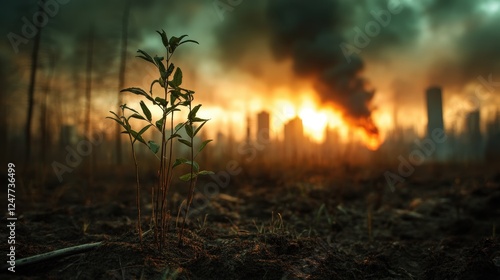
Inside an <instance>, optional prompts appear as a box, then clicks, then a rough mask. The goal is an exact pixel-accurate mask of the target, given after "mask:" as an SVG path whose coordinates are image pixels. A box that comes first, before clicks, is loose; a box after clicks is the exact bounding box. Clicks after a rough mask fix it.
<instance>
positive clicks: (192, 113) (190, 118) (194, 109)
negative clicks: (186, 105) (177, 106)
mask: <svg viewBox="0 0 500 280" xmlns="http://www.w3.org/2000/svg"><path fill="white" fill-rule="evenodd" d="M200 107H201V104H198V105H196V106H194V107H193V109H191V112H189V115H188V119H189V120H192V119H193V118H194V117H196V113H198V110H200Z"/></svg>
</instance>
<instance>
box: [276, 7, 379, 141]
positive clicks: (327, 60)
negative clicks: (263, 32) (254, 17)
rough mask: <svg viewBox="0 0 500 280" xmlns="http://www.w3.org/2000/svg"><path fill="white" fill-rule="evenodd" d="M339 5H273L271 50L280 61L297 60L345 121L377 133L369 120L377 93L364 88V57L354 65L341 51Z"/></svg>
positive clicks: (299, 70)
mask: <svg viewBox="0 0 500 280" xmlns="http://www.w3.org/2000/svg"><path fill="white" fill-rule="evenodd" d="M340 3H341V2H333V1H321V2H316V3H314V4H312V3H311V2H306V1H300V0H293V1H289V0H288V1H287V0H279V1H272V2H270V3H269V6H268V17H269V22H270V30H271V46H272V47H271V48H272V50H273V52H274V54H275V55H276V57H277V58H288V57H289V58H292V59H293V62H294V70H295V72H296V73H297V74H298V75H301V76H306V77H311V78H312V79H313V80H315V83H316V84H315V87H316V89H317V91H318V93H319V96H320V97H321V99H322V100H323V101H324V102H329V103H334V104H335V105H337V106H338V107H340V109H341V110H342V111H343V112H344V114H345V115H346V117H348V118H349V119H351V120H354V121H355V122H356V123H357V124H359V125H362V126H364V127H365V128H367V130H368V131H369V132H370V133H377V129H376V127H375V126H374V125H373V123H372V121H371V119H370V115H371V109H370V101H371V99H372V98H373V94H374V93H373V92H370V91H368V90H366V89H365V81H364V79H363V78H361V76H360V72H361V70H362V69H363V63H362V61H361V60H360V59H359V57H357V58H355V59H354V60H351V62H350V63H349V62H348V61H347V60H346V58H345V57H344V55H343V53H342V50H341V49H340V48H339V46H340V44H341V43H342V42H344V41H345V39H344V37H343V36H342V30H343V27H344V26H343V21H342V16H341V15H342V13H344V12H345V9H346V8H345V7H343V6H342V4H340Z"/></svg>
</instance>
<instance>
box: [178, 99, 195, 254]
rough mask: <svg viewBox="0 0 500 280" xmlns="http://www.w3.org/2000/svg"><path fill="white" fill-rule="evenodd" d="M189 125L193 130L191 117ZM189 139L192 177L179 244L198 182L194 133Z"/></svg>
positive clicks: (189, 104) (189, 105)
mask: <svg viewBox="0 0 500 280" xmlns="http://www.w3.org/2000/svg"><path fill="white" fill-rule="evenodd" d="M188 98H189V103H188V107H189V115H191V101H192V100H193V98H192V96H191V94H189V95H188ZM187 125H189V126H191V131H193V129H192V128H193V122H192V120H191V119H189V122H188V124H187ZM189 140H190V142H191V171H190V174H191V177H190V179H189V193H188V199H187V203H186V212H184V219H183V221H182V228H181V233H180V235H179V244H181V242H182V237H183V236H184V228H185V226H186V219H187V215H188V212H189V207H190V206H191V202H192V201H193V193H194V186H195V184H196V179H197V177H195V178H193V177H194V147H193V146H194V143H193V142H194V136H193V134H191V135H190V137H189Z"/></svg>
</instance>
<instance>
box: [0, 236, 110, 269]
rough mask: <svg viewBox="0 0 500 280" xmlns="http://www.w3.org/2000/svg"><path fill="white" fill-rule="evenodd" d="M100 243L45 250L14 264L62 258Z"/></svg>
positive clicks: (88, 249) (28, 263) (7, 266)
mask: <svg viewBox="0 0 500 280" xmlns="http://www.w3.org/2000/svg"><path fill="white" fill-rule="evenodd" d="M101 244H102V242H95V243H88V244H83V245H78V246H73V247H68V248H63V249H59V250H55V251H52V252H47V253H43V254H39V255H35V256H31V257H26V258H23V259H19V260H16V266H18V267H19V266H26V265H31V264H35V263H38V262H43V261H48V260H51V259H55V258H62V257H67V256H71V255H76V254H80V253H83V252H86V251H90V250H92V249H94V248H97V247H99V246H100V245H101ZM9 267H11V266H10V265H5V266H3V267H2V270H5V269H7V268H9Z"/></svg>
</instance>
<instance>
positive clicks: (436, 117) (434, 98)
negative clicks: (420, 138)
mask: <svg viewBox="0 0 500 280" xmlns="http://www.w3.org/2000/svg"><path fill="white" fill-rule="evenodd" d="M426 100H427V136H429V137H430V136H431V135H432V131H433V130H434V129H436V128H439V129H442V130H443V131H444V123H443V97H442V93H441V88H440V87H430V88H428V89H427V91H426Z"/></svg>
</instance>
